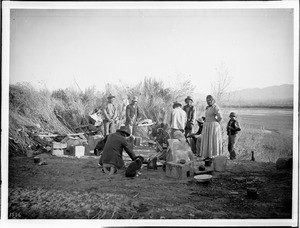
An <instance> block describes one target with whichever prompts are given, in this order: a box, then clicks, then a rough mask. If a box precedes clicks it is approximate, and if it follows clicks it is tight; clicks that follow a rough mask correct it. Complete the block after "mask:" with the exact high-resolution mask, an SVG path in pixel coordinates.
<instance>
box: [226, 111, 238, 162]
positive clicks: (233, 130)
mask: <svg viewBox="0 0 300 228" xmlns="http://www.w3.org/2000/svg"><path fill="white" fill-rule="evenodd" d="M229 118H230V120H229V121H228V124H227V135H228V152H229V154H230V157H229V158H230V159H231V160H233V159H236V153H235V143H236V134H237V133H238V131H240V130H241V128H240V125H239V123H238V121H237V120H236V119H237V115H236V114H235V113H234V112H231V113H230V114H229Z"/></svg>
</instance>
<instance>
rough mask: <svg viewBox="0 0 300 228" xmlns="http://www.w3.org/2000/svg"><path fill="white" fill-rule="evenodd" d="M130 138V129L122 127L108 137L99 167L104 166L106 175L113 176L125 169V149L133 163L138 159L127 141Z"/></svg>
mask: <svg viewBox="0 0 300 228" xmlns="http://www.w3.org/2000/svg"><path fill="white" fill-rule="evenodd" d="M128 136H130V133H129V129H128V128H127V127H125V126H122V127H121V128H120V129H118V130H117V131H116V133H113V134H110V135H109V136H108V138H107V141H106V143H105V146H104V148H103V152H102V155H101V157H100V160H99V165H100V166H103V171H104V172H105V173H106V174H109V175H112V174H114V173H115V172H117V170H118V169H121V168H123V167H124V161H123V157H122V153H123V149H124V150H125V151H126V153H127V154H128V155H129V157H130V158H131V159H132V160H133V161H134V160H135V159H136V158H137V157H136V155H135V154H134V152H133V150H132V147H131V146H130V144H129V143H128V141H127V140H126V138H127V137H128Z"/></svg>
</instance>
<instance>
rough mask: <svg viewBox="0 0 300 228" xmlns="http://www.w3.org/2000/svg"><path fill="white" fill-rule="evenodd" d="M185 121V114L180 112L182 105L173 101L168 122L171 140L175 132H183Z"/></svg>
mask: <svg viewBox="0 0 300 228" xmlns="http://www.w3.org/2000/svg"><path fill="white" fill-rule="evenodd" d="M186 120H187V119H186V112H185V111H183V110H182V105H181V104H180V103H178V102H177V101H175V102H174V103H173V110H172V113H171V120H170V128H171V138H174V133H175V132H176V131H181V132H182V133H183V132H184V128H185V125H186Z"/></svg>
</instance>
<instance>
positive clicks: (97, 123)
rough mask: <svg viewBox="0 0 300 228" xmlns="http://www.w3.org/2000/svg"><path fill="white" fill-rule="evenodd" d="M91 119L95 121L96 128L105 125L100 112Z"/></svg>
mask: <svg viewBox="0 0 300 228" xmlns="http://www.w3.org/2000/svg"><path fill="white" fill-rule="evenodd" d="M90 117H91V118H92V119H93V120H95V124H94V125H95V126H100V125H101V124H102V123H103V119H102V118H101V114H100V113H99V112H95V113H94V114H91V115H90Z"/></svg>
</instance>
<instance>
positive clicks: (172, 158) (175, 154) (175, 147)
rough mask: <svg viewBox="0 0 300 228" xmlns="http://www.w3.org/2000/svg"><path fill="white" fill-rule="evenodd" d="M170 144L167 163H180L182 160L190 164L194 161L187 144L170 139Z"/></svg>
mask: <svg viewBox="0 0 300 228" xmlns="http://www.w3.org/2000/svg"><path fill="white" fill-rule="evenodd" d="M168 142H169V148H168V151H167V157H166V161H167V162H178V161H180V160H185V161H186V162H189V161H192V160H193V156H192V152H191V149H190V147H189V145H188V144H187V143H186V142H181V141H179V140H178V139H168Z"/></svg>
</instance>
